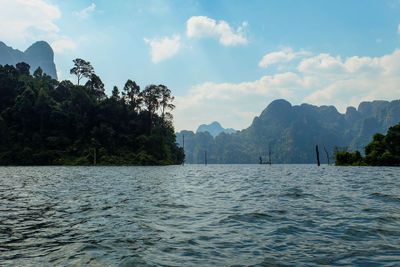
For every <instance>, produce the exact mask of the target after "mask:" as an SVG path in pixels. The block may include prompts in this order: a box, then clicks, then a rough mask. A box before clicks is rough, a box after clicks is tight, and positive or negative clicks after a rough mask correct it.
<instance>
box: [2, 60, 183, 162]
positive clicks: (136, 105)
mask: <svg viewBox="0 0 400 267" xmlns="http://www.w3.org/2000/svg"><path fill="white" fill-rule="evenodd" d="M73 63H74V66H73V68H72V69H71V70H70V73H71V74H74V75H76V76H77V84H73V83H72V82H71V81H68V80H64V81H61V82H58V81H57V80H54V79H52V78H51V77H50V76H49V75H46V74H45V73H43V71H42V70H41V68H40V67H39V68H38V69H37V70H35V71H34V72H33V75H31V74H30V66H29V65H28V64H26V63H24V62H21V63H18V64H16V66H15V67H14V66H10V65H5V66H2V65H0V164H1V165H91V164H93V163H96V164H100V165H166V164H180V163H182V162H183V159H184V152H183V149H182V148H180V147H179V146H178V145H177V143H176V141H175V133H174V127H173V117H172V115H171V113H170V111H171V110H173V109H174V107H175V106H174V105H173V104H172V102H173V100H174V97H173V96H172V94H171V90H170V89H169V88H168V87H167V86H165V85H154V84H151V85H148V86H146V87H145V88H144V89H143V90H141V88H140V86H139V85H138V84H137V83H136V82H135V81H133V80H128V81H127V82H126V83H125V86H124V87H123V89H122V92H120V90H119V88H118V87H117V86H114V88H113V90H112V94H111V96H107V95H106V93H105V87H104V83H103V82H102V81H101V79H100V77H99V76H98V75H96V74H95V72H94V68H93V66H92V65H91V63H90V62H87V61H85V60H83V59H79V58H78V59H75V60H73ZM84 78H86V80H87V81H86V83H85V84H83V85H82V84H81V82H82V80H83V79H84Z"/></svg>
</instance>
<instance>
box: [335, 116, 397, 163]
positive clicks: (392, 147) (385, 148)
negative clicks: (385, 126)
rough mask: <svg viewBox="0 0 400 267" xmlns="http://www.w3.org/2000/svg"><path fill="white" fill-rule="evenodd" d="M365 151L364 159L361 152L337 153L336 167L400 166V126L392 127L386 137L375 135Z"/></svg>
mask: <svg viewBox="0 0 400 267" xmlns="http://www.w3.org/2000/svg"><path fill="white" fill-rule="evenodd" d="M364 151H365V157H364V158H362V157H361V154H360V152H359V151H356V152H353V153H351V152H348V151H346V150H343V151H336V152H335V160H336V162H335V165H370V166H400V124H397V125H396V126H393V127H390V128H389V130H388V132H387V134H386V136H385V135H383V134H380V133H376V134H374V136H373V139H372V141H371V142H370V143H369V144H368V145H367V146H366V147H365V149H364Z"/></svg>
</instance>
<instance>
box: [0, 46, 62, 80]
mask: <svg viewBox="0 0 400 267" xmlns="http://www.w3.org/2000/svg"><path fill="white" fill-rule="evenodd" d="M19 62H26V63H27V64H29V65H30V66H31V71H34V70H36V69H37V68H38V67H40V68H41V69H42V70H43V73H46V74H47V75H50V76H51V77H52V78H54V79H57V70H56V65H55V64H54V52H53V49H51V47H50V45H49V44H48V43H47V42H45V41H39V42H36V43H34V44H32V45H31V46H30V47H28V49H26V50H25V51H24V52H22V51H20V50H18V49H13V48H11V47H9V46H7V45H6V44H4V43H3V42H0V65H3V66H5V65H7V64H8V65H14V66H16V64H17V63H19Z"/></svg>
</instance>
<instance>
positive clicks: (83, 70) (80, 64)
mask: <svg viewBox="0 0 400 267" xmlns="http://www.w3.org/2000/svg"><path fill="white" fill-rule="evenodd" d="M73 62H74V65H75V67H73V68H72V69H71V70H70V73H71V74H75V75H76V76H77V77H78V85H79V82H80V80H81V79H82V78H83V77H85V78H88V79H89V78H90V77H91V76H92V75H93V74H94V69H93V67H92V65H91V64H90V62H89V61H85V60H83V59H81V58H77V59H74V60H73Z"/></svg>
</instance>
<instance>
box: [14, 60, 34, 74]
mask: <svg viewBox="0 0 400 267" xmlns="http://www.w3.org/2000/svg"><path fill="white" fill-rule="evenodd" d="M15 66H16V67H17V70H18V71H19V73H20V74H21V75H26V76H29V75H30V72H29V69H30V68H31V66H29V64H27V63H25V62H20V63H17V65H15Z"/></svg>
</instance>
